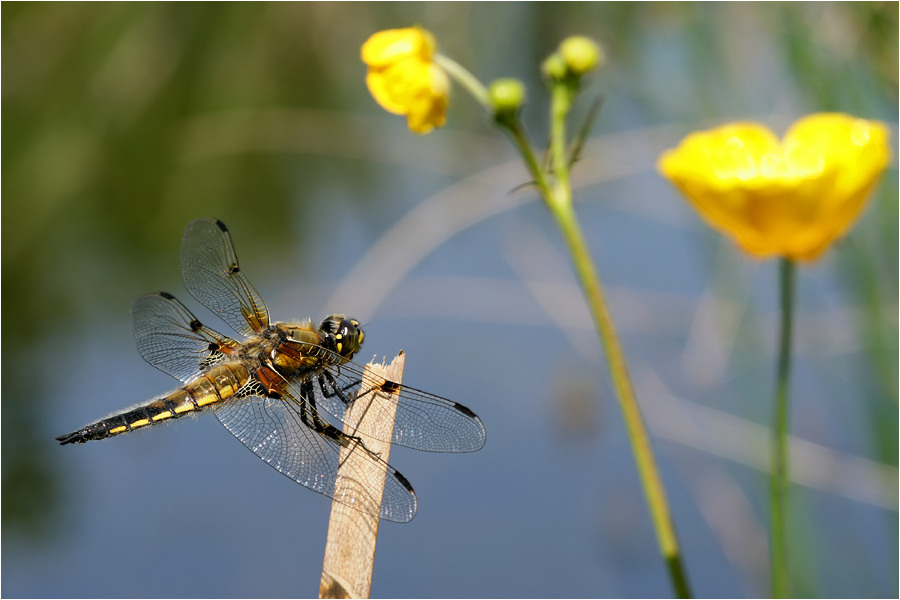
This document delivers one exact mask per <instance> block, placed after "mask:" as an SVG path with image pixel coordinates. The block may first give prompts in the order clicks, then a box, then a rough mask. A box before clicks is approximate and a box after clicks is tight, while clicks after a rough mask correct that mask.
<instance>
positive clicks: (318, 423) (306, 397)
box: [300, 379, 374, 454]
mask: <svg viewBox="0 0 900 600" xmlns="http://www.w3.org/2000/svg"><path fill="white" fill-rule="evenodd" d="M312 386H313V383H312V380H311V379H307V380H306V381H304V382H303V383H302V384H301V385H300V390H301V392H302V396H303V398H302V399H303V402H301V403H300V420H301V421H303V424H304V425H306V426H307V427H309V428H310V429H312V430H313V431H315V432H316V433H318V434H319V435H322V436H324V437H327V438H328V439H330V440H333V441H335V442H337V443H338V444H340V445H341V446H343V447H345V448H349V447H350V445H351V444H352V443H354V442H356V443H357V444H359V445H360V446H362V447H363V448H364V449H365V450H366V452H368V453H369V454H374V453H373V452H372V451H371V450H369V449H368V448H366V445H365V444H364V443H363V441H362V438H360V437H359V436H356V435H348V434H346V433H344V432H343V431H341V430H340V429H338V428H337V427H335V426H334V425H332V424H331V423H329V422H328V421H326V420H325V419H323V418H322V417H321V415H319V411H318V409H317V408H316V395H315V393H314V392H313V387H312Z"/></svg>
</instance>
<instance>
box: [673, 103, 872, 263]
mask: <svg viewBox="0 0 900 600" xmlns="http://www.w3.org/2000/svg"><path fill="white" fill-rule="evenodd" d="M888 136H889V132H888V129H887V127H885V125H884V124H883V123H879V122H877V121H866V120H863V119H857V118H855V117H852V116H849V115H844V114H839V113H820V114H815V115H810V116H808V117H804V118H803V119H800V120H799V121H797V122H796V123H795V124H794V125H793V126H792V127H791V128H790V130H788V132H787V134H786V135H785V136H784V139H783V140H781V141H779V140H778V138H777V137H776V136H775V135H774V134H773V133H772V132H771V131H769V130H768V129H767V128H765V127H764V126H762V125H759V124H757V123H733V124H730V125H724V126H722V127H718V128H716V129H711V130H709V131H701V132H695V133H692V134H690V135H688V136H687V137H686V138H685V139H684V140H683V141H682V142H681V145H680V146H679V147H678V148H676V149H675V150H668V151H667V152H665V153H663V155H662V156H661V157H660V159H659V163H658V168H659V170H660V171H661V172H662V173H663V175H665V176H666V177H667V178H668V179H669V180H671V181H672V183H674V184H675V185H676V186H677V187H678V189H680V190H681V192H682V193H683V194H684V195H685V196H687V198H688V200H689V201H690V203H691V204H692V205H693V206H694V208H695V209H696V210H697V212H699V213H700V215H701V216H702V217H703V218H704V219H705V220H706V221H707V222H709V224H710V225H712V227H714V228H715V229H718V230H719V231H722V232H723V233H726V234H728V235H730V236H731V237H732V238H734V240H735V241H736V242H737V243H738V245H740V247H741V248H742V249H743V250H745V251H746V252H748V253H749V254H751V255H753V256H755V257H758V258H764V257H768V256H772V255H776V256H783V257H786V258H791V259H797V260H813V259H815V258H817V257H818V256H819V255H820V254H822V252H824V251H825V250H826V249H827V248H828V246H829V245H831V243H832V242H833V241H834V240H835V239H837V238H838V237H839V236H841V235H842V234H844V233H845V232H846V231H847V230H848V229H849V228H850V226H851V225H852V224H853V222H854V221H855V220H856V218H857V217H858V216H859V214H860V212H861V211H862V209H863V207H864V206H865V202H866V198H867V197H868V195H869V192H870V191H871V190H872V187H873V186H874V185H875V183H876V181H877V180H878V176H879V175H880V174H881V173H882V171H883V170H884V168H885V167H886V166H887V163H888V160H889V158H890V150H889V149H888V143H887V141H888Z"/></svg>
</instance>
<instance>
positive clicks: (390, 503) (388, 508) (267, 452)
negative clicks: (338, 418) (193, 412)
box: [215, 395, 417, 523]
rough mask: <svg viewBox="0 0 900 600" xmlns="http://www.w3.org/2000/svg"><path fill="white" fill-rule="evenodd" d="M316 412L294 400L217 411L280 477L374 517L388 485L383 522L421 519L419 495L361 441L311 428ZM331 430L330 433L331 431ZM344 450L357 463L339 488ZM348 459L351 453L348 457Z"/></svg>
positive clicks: (243, 402)
mask: <svg viewBox="0 0 900 600" xmlns="http://www.w3.org/2000/svg"><path fill="white" fill-rule="evenodd" d="M314 411H315V409H313V408H312V407H310V406H308V405H304V404H303V403H302V400H301V401H298V400H296V399H294V398H291V397H290V396H289V395H285V396H283V397H282V398H281V399H273V398H264V397H261V396H249V397H245V398H235V399H234V400H232V401H230V402H226V403H223V404H221V405H219V406H217V407H216V408H215V414H216V416H217V417H218V418H219V421H221V422H222V424H223V425H224V426H225V427H226V428H227V429H228V431H230V432H231V433H232V434H233V435H234V436H235V437H236V438H237V439H239V440H240V441H241V443H242V444H244V445H245V446H247V448H249V449H250V450H252V451H253V452H254V453H255V454H256V455H257V456H259V457H260V458H261V459H263V460H264V461H266V462H267V463H268V464H269V465H271V466H272V467H274V468H275V469H276V470H278V471H279V472H280V473H282V474H284V475H286V476H288V477H290V478H291V479H293V480H294V481H296V482H297V483H300V484H302V485H305V486H306V487H308V488H310V489H311V490H315V491H317V492H319V493H320V494H324V495H325V496H328V497H330V498H334V499H335V500H337V501H338V502H341V503H343V504H346V505H348V506H351V507H353V508H355V509H357V510H361V511H363V512H367V513H372V514H375V513H376V511H375V510H374V501H373V498H374V492H373V490H374V489H377V485H376V484H377V481H378V480H382V481H384V493H383V495H382V504H381V511H380V514H379V515H378V516H380V517H381V518H382V519H386V520H388V521H396V522H400V523H404V522H406V521H409V520H410V519H412V518H413V517H414V516H415V514H416V507H417V501H416V495H415V492H414V491H413V489H412V487H411V486H410V485H409V482H408V481H407V480H406V478H405V477H403V475H401V474H400V473H399V472H398V471H397V470H396V469H394V468H393V467H392V466H390V465H389V464H387V463H386V462H384V461H383V460H381V459H380V458H378V457H377V456H375V455H373V454H372V453H371V452H369V451H368V450H367V449H366V448H365V446H363V445H362V444H361V443H360V442H359V440H357V439H354V438H351V437H348V436H344V435H343V434H342V433H341V432H340V431H338V430H336V429H334V427H333V426H331V425H328V424H326V423H324V422H323V421H320V422H321V423H322V424H323V425H324V426H325V428H326V431H317V430H316V429H314V428H313V427H312V426H310V425H307V423H308V422H311V420H313V419H318V418H319V417H318V414H317V413H315V412H314ZM329 427H330V428H331V429H330V430H327V428H329ZM342 445H344V446H348V447H352V450H351V451H352V452H354V453H356V456H355V457H354V458H355V459H356V460H354V461H350V462H347V463H345V464H344V466H343V468H342V469H341V472H340V475H341V479H342V481H340V482H337V479H338V466H339V463H340V460H341V447H342ZM345 454H346V453H345Z"/></svg>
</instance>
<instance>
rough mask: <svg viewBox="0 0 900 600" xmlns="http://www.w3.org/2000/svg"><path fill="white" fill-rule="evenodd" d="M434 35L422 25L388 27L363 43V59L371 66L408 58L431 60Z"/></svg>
mask: <svg viewBox="0 0 900 600" xmlns="http://www.w3.org/2000/svg"><path fill="white" fill-rule="evenodd" d="M434 50H435V42H434V36H432V35H431V33H430V32H429V31H427V30H425V29H422V28H421V27H407V28H404V29H386V30H384V31H379V32H377V33H375V34H373V35H372V36H370V37H369V39H368V40H366V42H365V43H364V44H363V45H362V51H361V55H362V61H363V62H364V63H365V64H367V65H369V66H370V67H375V68H379V67H386V66H388V65H390V64H392V63H395V62H397V61H400V60H404V59H407V58H413V57H414V58H418V59H419V60H424V61H430V60H431V57H432V56H433V55H434Z"/></svg>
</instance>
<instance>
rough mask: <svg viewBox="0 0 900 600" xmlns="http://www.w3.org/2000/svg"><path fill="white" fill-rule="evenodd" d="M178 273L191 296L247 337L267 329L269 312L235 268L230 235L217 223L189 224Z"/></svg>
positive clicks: (205, 220) (210, 221)
mask: <svg viewBox="0 0 900 600" xmlns="http://www.w3.org/2000/svg"><path fill="white" fill-rule="evenodd" d="M181 273H182V277H183V278H184V285H185V287H187V289H188V291H189V292H190V293H191V295H192V296H193V297H194V298H196V299H197V301H198V302H200V303H201V304H203V306H205V307H207V308H208V309H210V310H211V311H213V312H214V313H216V314H218V315H219V316H220V317H221V318H222V320H223V321H225V322H226V323H228V325H229V326H230V327H231V328H232V329H234V330H235V331H237V332H238V333H241V334H243V335H244V336H246V337H250V336H252V335H253V334H254V333H258V332H261V331H262V330H263V329H265V328H266V327H267V326H268V325H269V311H268V309H267V308H266V303H265V302H263V300H262V298H260V296H259V293H257V291H256V289H255V288H254V287H253V285H251V284H250V282H249V281H248V280H247V278H246V277H244V274H243V273H242V272H241V268H240V266H239V265H238V259H237V254H236V253H235V251H234V244H233V243H232V242H231V234H230V233H228V228H227V227H225V224H224V223H222V222H221V221H219V220H216V219H197V220H196V221H191V222H190V223H189V224H188V226H187V228H186V229H185V231H184V239H183V240H182V242H181Z"/></svg>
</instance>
